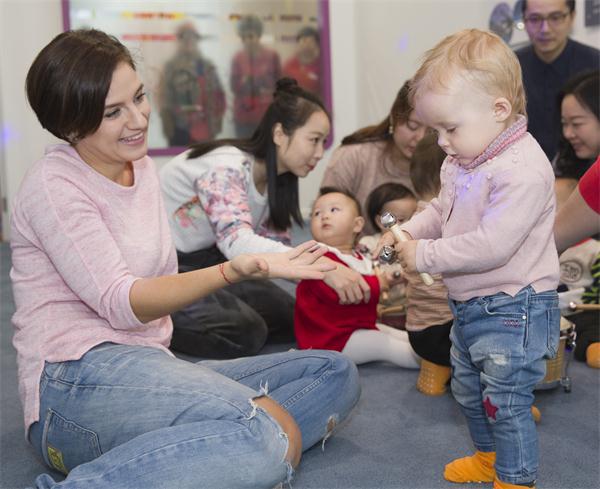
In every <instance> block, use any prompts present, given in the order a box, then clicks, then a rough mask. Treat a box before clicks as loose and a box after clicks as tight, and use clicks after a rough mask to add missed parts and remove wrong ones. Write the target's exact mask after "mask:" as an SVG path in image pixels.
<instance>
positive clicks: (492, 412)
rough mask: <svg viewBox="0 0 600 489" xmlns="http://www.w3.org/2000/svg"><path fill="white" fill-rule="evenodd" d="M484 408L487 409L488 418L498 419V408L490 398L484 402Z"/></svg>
mask: <svg viewBox="0 0 600 489" xmlns="http://www.w3.org/2000/svg"><path fill="white" fill-rule="evenodd" d="M483 407H484V408H485V414H487V417H488V418H492V419H496V412H497V411H498V408H497V407H496V406H494V405H493V404H492V401H490V398H489V396H488V397H486V398H485V401H483Z"/></svg>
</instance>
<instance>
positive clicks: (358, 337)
mask: <svg viewBox="0 0 600 489" xmlns="http://www.w3.org/2000/svg"><path fill="white" fill-rule="evenodd" d="M377 328H378V329H357V330H356V331H355V332H354V333H352V336H350V338H348V341H347V342H346V346H344V349H343V350H342V353H343V354H344V355H346V356H348V357H350V359H351V360H352V361H353V362H354V363H356V364H357V365H360V364H361V363H367V362H376V361H382V360H383V361H388V362H392V363H394V364H396V365H398V366H399V367H404V368H419V366H420V363H419V362H420V358H419V356H418V355H417V354H416V353H415V352H414V350H413V349H412V347H411V346H410V343H409V341H408V333H407V332H406V331H403V330H399V329H395V328H391V327H389V326H386V325H384V324H379V323H378V324H377Z"/></svg>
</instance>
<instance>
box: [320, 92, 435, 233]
mask: <svg viewBox="0 0 600 489" xmlns="http://www.w3.org/2000/svg"><path fill="white" fill-rule="evenodd" d="M408 90H409V82H406V83H404V85H403V86H402V88H401V89H400V91H399V92H398V94H397V96H396V99H395V100H394V103H393V104H392V108H391V109H390V113H389V115H387V116H386V117H385V118H384V119H383V120H382V121H381V122H380V123H379V124H376V125H374V126H368V127H364V128H362V129H359V130H358V131H356V132H355V133H353V134H350V135H349V136H346V137H345V138H344V139H342V145H341V146H340V147H339V148H337V149H336V150H335V151H334V153H333V155H332V156H331V160H329V164H328V165H327V168H326V170H325V174H324V175H323V180H322V182H321V187H336V188H339V189H342V190H346V191H348V192H350V193H351V194H353V195H354V196H355V197H356V198H357V199H358V201H359V202H360V203H361V206H362V209H361V212H362V214H363V215H365V216H366V215H368V210H367V208H366V201H367V197H368V196H369V194H370V193H371V191H373V190H374V189H375V188H376V187H378V186H379V185H381V184H382V183H388V182H394V183H401V184H402V185H404V186H406V187H408V188H409V189H410V190H411V191H414V189H413V186H412V182H411V180H410V159H411V158H412V155H413V153H414V151H415V148H416V147H417V143H418V142H419V141H420V140H421V139H422V138H423V136H425V132H426V127H425V125H424V124H423V123H422V122H421V120H420V119H419V118H418V117H417V115H416V114H415V112H414V110H413V107H412V106H411V105H410V103H409V101H408ZM363 232H364V234H366V235H370V234H375V233H376V232H378V230H377V229H376V228H374V227H373V224H372V223H371V222H369V221H367V222H366V223H365V228H364V230H363Z"/></svg>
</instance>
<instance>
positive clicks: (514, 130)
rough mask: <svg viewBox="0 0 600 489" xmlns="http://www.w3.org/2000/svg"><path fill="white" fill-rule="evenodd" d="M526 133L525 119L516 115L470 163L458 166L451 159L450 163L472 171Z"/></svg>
mask: <svg viewBox="0 0 600 489" xmlns="http://www.w3.org/2000/svg"><path fill="white" fill-rule="evenodd" d="M526 132H527V118H526V117H525V116H524V115H521V114H519V115H517V120H516V121H515V122H514V124H512V125H511V126H510V127H508V128H507V129H505V130H504V131H502V133H500V135H499V136H498V137H497V138H496V139H494V140H493V141H492V143H491V144H490V145H489V146H488V147H487V149H486V150H485V151H484V152H483V153H481V154H480V155H479V156H478V157H477V158H475V159H474V160H473V161H471V163H467V164H466V165H459V163H458V162H457V161H456V160H455V159H454V158H452V159H451V161H452V163H454V164H456V165H459V166H462V167H463V168H464V169H465V170H472V169H473V168H476V167H478V166H479V165H481V164H482V163H485V162H486V161H488V160H490V159H492V158H493V157H494V156H498V155H499V154H500V153H502V152H503V151H504V150H505V149H506V148H508V147H509V146H511V145H512V144H513V143H515V142H516V141H518V140H519V139H521V138H522V137H523V136H524V135H525V133H526Z"/></svg>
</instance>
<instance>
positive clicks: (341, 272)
mask: <svg viewBox="0 0 600 489" xmlns="http://www.w3.org/2000/svg"><path fill="white" fill-rule="evenodd" d="M328 261H329V260H328ZM330 263H333V262H330ZM324 280H325V283H326V284H327V285H329V287H331V288H332V289H333V290H335V292H336V293H337V295H338V297H339V298H340V304H358V303H359V302H361V301H364V302H365V303H366V302H369V300H370V298H371V289H370V288H369V284H367V281H366V280H365V279H364V278H363V276H362V275H361V274H360V273H358V272H357V271H356V270H352V269H351V268H348V267H345V266H343V265H338V266H337V267H336V268H335V270H332V271H330V272H327V273H326V274H325V279H324Z"/></svg>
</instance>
